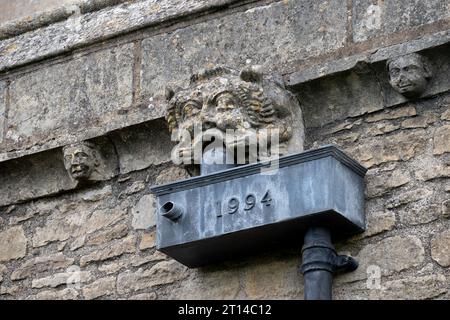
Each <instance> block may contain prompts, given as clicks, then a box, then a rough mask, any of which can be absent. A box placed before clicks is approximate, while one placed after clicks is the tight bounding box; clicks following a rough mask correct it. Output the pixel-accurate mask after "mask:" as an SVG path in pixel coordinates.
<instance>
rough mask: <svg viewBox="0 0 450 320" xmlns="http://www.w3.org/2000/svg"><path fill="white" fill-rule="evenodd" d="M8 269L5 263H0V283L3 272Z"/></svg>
mask: <svg viewBox="0 0 450 320" xmlns="http://www.w3.org/2000/svg"><path fill="white" fill-rule="evenodd" d="M7 271H8V268H6V266H5V265H3V264H0V283H2V281H3V274H5V273H6V272H7Z"/></svg>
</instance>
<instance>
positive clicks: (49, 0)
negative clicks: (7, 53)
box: [0, 0, 82, 24]
mask: <svg viewBox="0 0 450 320" xmlns="http://www.w3.org/2000/svg"><path fill="white" fill-rule="evenodd" d="M80 1H82V0H40V1H33V0H18V1H17V0H16V1H6V2H3V3H2V4H1V5H0V24H3V23H5V22H6V21H10V20H15V19H20V18H23V17H26V16H30V15H32V14H33V13H35V12H36V11H46V10H52V9H53V10H54V9H55V8H56V7H58V6H64V5H71V4H76V3H77V2H80Z"/></svg>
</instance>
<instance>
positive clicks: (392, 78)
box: [387, 53, 432, 98]
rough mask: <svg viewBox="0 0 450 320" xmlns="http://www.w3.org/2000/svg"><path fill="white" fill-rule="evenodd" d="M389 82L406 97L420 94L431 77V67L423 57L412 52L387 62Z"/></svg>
mask: <svg viewBox="0 0 450 320" xmlns="http://www.w3.org/2000/svg"><path fill="white" fill-rule="evenodd" d="M387 66H388V69H389V83H390V84H391V86H392V87H393V88H394V89H395V91H397V92H399V93H401V94H402V95H404V96H405V97H407V98H415V97H419V96H420V95H422V93H423V92H424V91H425V89H426V87H427V85H428V81H429V79H430V78H431V76H432V74H431V69H430V65H429V63H428V61H427V60H426V58H425V57H423V56H421V55H420V54H417V53H412V54H408V55H404V56H401V57H397V58H395V59H392V60H389V61H388V62H387Z"/></svg>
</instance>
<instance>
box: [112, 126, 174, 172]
mask: <svg viewBox="0 0 450 320" xmlns="http://www.w3.org/2000/svg"><path fill="white" fill-rule="evenodd" d="M112 138H113V141H114V144H115V145H116V148H117V153H118V155H119V159H120V173H121V174H125V173H129V172H131V171H136V170H142V169H145V168H147V167H148V166H150V165H158V164H161V163H164V162H169V161H170V152H171V150H172V148H173V146H174V145H175V144H174V142H171V140H170V134H169V130H168V129H167V125H166V124H165V122H164V121H161V120H155V121H152V122H150V123H148V124H144V125H143V126H142V128H140V130H139V131H137V130H130V129H128V130H123V131H120V133H117V134H115V135H113V137H112Z"/></svg>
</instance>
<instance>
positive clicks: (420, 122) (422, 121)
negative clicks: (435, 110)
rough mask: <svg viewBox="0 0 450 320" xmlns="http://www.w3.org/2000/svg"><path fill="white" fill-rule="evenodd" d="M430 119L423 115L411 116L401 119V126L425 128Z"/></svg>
mask: <svg viewBox="0 0 450 320" xmlns="http://www.w3.org/2000/svg"><path fill="white" fill-rule="evenodd" d="M430 123H431V119H429V118H427V117H423V116H419V117H413V118H409V119H406V120H404V121H402V128H405V129H414V128H426V127H428V126H429V125H430Z"/></svg>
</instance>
